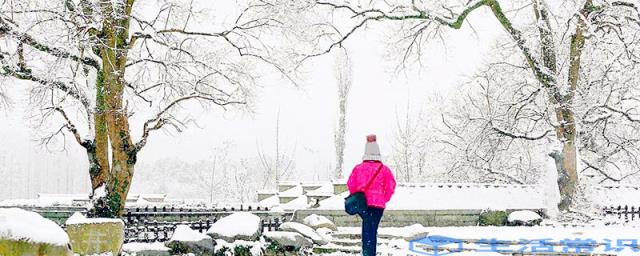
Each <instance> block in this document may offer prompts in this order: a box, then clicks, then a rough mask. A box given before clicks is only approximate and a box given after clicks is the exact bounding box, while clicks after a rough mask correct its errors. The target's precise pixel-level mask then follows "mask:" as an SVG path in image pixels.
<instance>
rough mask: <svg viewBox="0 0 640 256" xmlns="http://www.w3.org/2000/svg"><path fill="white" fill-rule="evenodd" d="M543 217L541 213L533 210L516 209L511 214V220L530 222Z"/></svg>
mask: <svg viewBox="0 0 640 256" xmlns="http://www.w3.org/2000/svg"><path fill="white" fill-rule="evenodd" d="M539 219H542V217H540V215H538V214H537V213H535V212H533V211H526V210H524V211H514V212H512V213H510V214H509V218H508V220H509V222H515V221H521V222H530V221H534V220H539Z"/></svg>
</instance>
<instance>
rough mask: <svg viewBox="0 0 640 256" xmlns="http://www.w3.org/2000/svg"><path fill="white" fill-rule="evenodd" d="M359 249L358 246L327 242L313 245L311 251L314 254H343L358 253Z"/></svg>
mask: <svg viewBox="0 0 640 256" xmlns="http://www.w3.org/2000/svg"><path fill="white" fill-rule="evenodd" d="M360 251H361V248H360V246H344V245H336V244H332V243H329V244H327V245H322V246H316V247H313V253H316V254H329V253H345V254H356V255H357V254H359V253H360Z"/></svg>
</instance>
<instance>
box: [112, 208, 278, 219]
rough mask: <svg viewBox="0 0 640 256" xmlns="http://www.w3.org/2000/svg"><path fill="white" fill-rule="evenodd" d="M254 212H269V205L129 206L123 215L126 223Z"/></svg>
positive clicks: (261, 213) (211, 217) (263, 213)
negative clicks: (213, 206) (221, 206)
mask: <svg viewBox="0 0 640 256" xmlns="http://www.w3.org/2000/svg"><path fill="white" fill-rule="evenodd" d="M243 211H246V212H253V213H256V214H258V215H265V214H267V213H268V212H269V208H267V207H260V206H257V207H253V206H244V205H240V206H239V207H230V208H226V207H223V208H212V209H211V208H182V207H180V208H176V207H167V206H163V207H157V206H152V207H149V206H147V207H136V208H127V209H126V213H125V214H124V215H123V220H124V221H125V223H131V222H132V221H133V220H138V221H143V220H156V221H172V222H183V221H201V220H206V219H213V218H218V217H220V216H226V215H229V214H231V213H233V212H243Z"/></svg>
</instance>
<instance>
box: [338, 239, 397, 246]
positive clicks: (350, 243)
mask: <svg viewBox="0 0 640 256" xmlns="http://www.w3.org/2000/svg"><path fill="white" fill-rule="evenodd" d="M390 241H391V240H389V239H380V238H378V241H377V243H378V245H385V244H389V242H390ZM330 242H331V243H333V244H335V245H340V246H362V240H359V239H332V240H331V241H330Z"/></svg>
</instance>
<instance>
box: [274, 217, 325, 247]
mask: <svg viewBox="0 0 640 256" xmlns="http://www.w3.org/2000/svg"><path fill="white" fill-rule="evenodd" d="M279 229H280V230H283V231H290V232H298V233H300V234H301V235H303V236H305V237H307V238H309V239H311V240H313V241H314V242H316V243H319V244H326V243H327V241H326V240H325V239H324V237H322V236H320V235H319V234H318V233H316V231H315V230H313V228H311V227H308V226H306V225H304V224H302V223H297V222H285V223H282V224H281V225H280V227H279Z"/></svg>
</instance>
